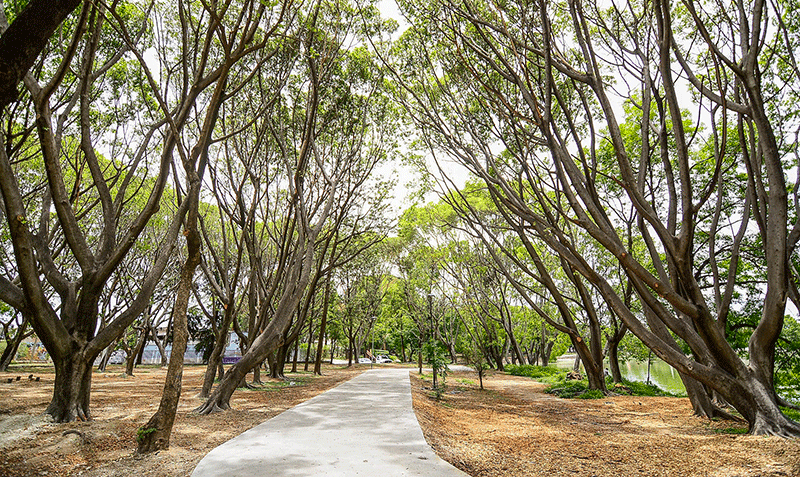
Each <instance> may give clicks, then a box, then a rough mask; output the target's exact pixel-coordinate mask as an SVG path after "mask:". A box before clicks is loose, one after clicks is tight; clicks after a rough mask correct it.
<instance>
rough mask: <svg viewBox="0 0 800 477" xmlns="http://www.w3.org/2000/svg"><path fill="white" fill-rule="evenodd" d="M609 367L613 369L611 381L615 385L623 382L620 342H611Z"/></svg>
mask: <svg viewBox="0 0 800 477" xmlns="http://www.w3.org/2000/svg"><path fill="white" fill-rule="evenodd" d="M608 367H609V368H611V379H613V380H614V382H615V383H621V382H622V371H621V370H620V369H619V342H616V343H611V342H609V347H608Z"/></svg>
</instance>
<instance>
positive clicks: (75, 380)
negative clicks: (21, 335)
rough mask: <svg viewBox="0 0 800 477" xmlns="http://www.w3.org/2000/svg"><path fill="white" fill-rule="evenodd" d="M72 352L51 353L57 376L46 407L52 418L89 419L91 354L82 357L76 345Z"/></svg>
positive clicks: (55, 419) (68, 419)
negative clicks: (54, 354)
mask: <svg viewBox="0 0 800 477" xmlns="http://www.w3.org/2000/svg"><path fill="white" fill-rule="evenodd" d="M73 349H74V350H75V352H74V355H68V356H66V357H62V358H56V357H53V365H54V366H55V369H56V379H55V383H54V385H53V398H52V400H51V401H50V404H49V405H48V406H47V409H46V410H45V414H48V415H50V416H52V418H53V421H54V422H71V421H88V420H90V419H91V418H92V415H91V412H90V410H89V400H90V397H91V391H92V363H93V361H94V357H91V358H90V359H84V357H83V356H82V355H81V352H80V350H79V348H78V346H76V345H73Z"/></svg>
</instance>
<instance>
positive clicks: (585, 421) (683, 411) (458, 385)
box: [0, 366, 800, 477]
mask: <svg viewBox="0 0 800 477" xmlns="http://www.w3.org/2000/svg"><path fill="white" fill-rule="evenodd" d="M365 369H367V367H366V366H360V367H359V366H355V367H353V368H351V369H347V368H339V367H326V368H325V369H323V373H324V374H325V375H324V376H322V377H313V376H311V375H310V374H306V373H299V374H288V375H287V377H288V379H287V380H286V381H268V382H266V383H265V385H264V387H263V388H262V389H261V390H239V391H237V392H236V393H235V394H234V396H233V399H232V402H231V404H232V406H233V407H234V410H231V411H227V412H224V413H218V414H214V415H212V416H197V415H194V414H192V413H191V410H192V409H194V408H195V407H197V406H198V405H200V404H201V402H202V400H200V399H197V398H195V395H196V394H197V392H198V391H199V389H200V384H201V379H202V373H203V371H204V368H203V367H201V366H196V367H195V366H190V367H187V368H186V371H185V372H184V390H183V397H182V399H181V405H180V409H179V415H178V419H177V422H176V425H175V430H174V432H173V436H172V445H171V447H170V449H169V450H168V451H164V452H159V453H157V454H153V455H147V456H139V455H137V454H136V453H135V449H136V442H135V435H136V429H137V428H138V427H139V426H141V425H143V424H144V423H145V422H147V419H149V417H150V415H151V414H152V413H153V412H154V411H155V409H156V407H157V405H158V399H159V396H160V392H161V387H162V385H163V379H164V373H165V371H164V370H162V369H160V368H143V369H139V370H137V372H136V376H134V377H128V378H126V377H124V376H123V375H122V369H121V368H119V367H116V368H111V369H110V370H109V371H108V372H106V373H96V374H95V377H94V383H93V392H92V410H93V413H94V420H93V421H91V422H77V423H70V424H58V425H56V424H48V423H46V422H44V419H43V418H42V416H41V415H42V413H43V412H44V409H45V407H46V406H47V404H48V402H49V401H50V398H51V393H52V385H53V378H54V376H53V374H52V371H46V370H45V369H30V368H26V369H17V370H13V371H12V372H9V373H0V476H15V477H16V476H19V477H24V476H36V475H48V476H50V475H55V476H78V475H80V476H89V477H100V476H131V475H135V476H137V477H162V476H186V475H189V473H190V472H191V471H192V469H193V468H194V466H195V465H196V464H197V462H199V460H200V459H201V458H202V457H203V456H204V455H205V454H206V453H208V452H209V451H210V450H211V449H213V448H214V447H216V446H217V445H219V444H221V443H222V442H224V441H226V440H228V439H230V438H232V437H234V436H236V435H238V434H240V433H242V432H244V431H245V430H247V429H249V428H251V427H253V426H254V425H256V424H259V423H261V422H263V421H264V420H266V419H268V418H269V417H272V416H274V415H276V414H278V413H280V412H282V411H284V410H285V409H288V408H290V407H292V406H294V405H296V404H298V403H300V402H302V401H304V400H306V399H309V398H310V397H312V396H314V395H316V394H318V393H320V392H323V391H325V390H327V389H330V388H331V387H333V386H335V385H337V384H339V383H341V382H343V381H345V380H347V379H350V378H352V377H354V376H356V375H358V374H360V373H361V372H363V371H364V370H365ZM29 374H33V376H34V377H39V378H40V380H39V381H38V382H37V381H35V380H29V379H28V375H29ZM17 376H19V377H20V380H19V381H16V377H17ZM416 376H417V375H416V373H412V377H413V379H412V385H413V390H414V391H413V392H414V407H415V410H416V412H417V417H418V418H419V420H420V423H421V425H422V428H423V432H424V433H425V437H426V439H428V442H429V443H430V444H431V445H432V446H433V448H434V449H435V450H436V452H437V453H438V454H439V455H440V456H442V457H443V458H444V459H445V460H448V461H450V462H452V463H453V464H454V465H456V466H457V467H459V468H461V469H462V470H464V471H466V472H467V473H468V474H470V475H473V476H523V475H524V476H550V475H553V476H569V475H578V476H593V475H594V476H691V475H695V476H742V477H744V476H749V477H755V476H775V477H777V476H800V442H798V441H787V440H782V439H778V438H764V437H751V436H744V435H733V434H727V432H732V431H733V428H734V427H735V425H734V424H732V423H730V422H709V421H706V420H703V419H699V418H695V417H693V416H692V415H691V407H690V406H689V403H688V401H687V400H686V399H677V398H640V397H611V398H605V399H600V400H589V401H582V400H564V399H559V398H555V397H553V396H550V395H547V394H544V393H542V392H541V390H542V388H543V385H541V384H538V383H536V382H534V381H532V380H530V379H528V378H521V377H516V376H507V375H504V374H501V373H494V374H492V375H491V376H489V377H488V378H487V379H486V381H485V386H486V390H485V391H481V390H479V389H478V386H477V378H476V376H475V374H474V373H455V374H453V375H451V376H449V377H448V380H447V383H448V392H447V394H445V396H444V398H443V399H442V400H441V401H436V400H434V399H432V398H431V397H430V396H429V393H430V391H429V390H427V389H425V388H426V387H428V386H430V383H429V382H428V381H426V380H420V379H418V378H416ZM9 378H11V379H12V382H11V383H8V382H7V380H8V379H9ZM65 431H78V432H77V433H75V432H71V433H67V434H66V435H65Z"/></svg>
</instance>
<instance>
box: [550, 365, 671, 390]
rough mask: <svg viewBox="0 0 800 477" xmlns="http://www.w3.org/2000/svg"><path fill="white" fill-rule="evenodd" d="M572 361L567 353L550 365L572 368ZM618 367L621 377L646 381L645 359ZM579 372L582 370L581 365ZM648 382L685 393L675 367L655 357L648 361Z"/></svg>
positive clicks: (664, 388)
mask: <svg viewBox="0 0 800 477" xmlns="http://www.w3.org/2000/svg"><path fill="white" fill-rule="evenodd" d="M574 363H575V356H574V355H572V356H569V355H567V356H561V357H559V358H558V360H557V361H556V362H555V363H552V362H551V363H550V365H551V366H555V367H557V368H559V369H572V365H573V364H574ZM619 367H620V371H622V377H623V378H625V379H627V380H629V381H640V382H643V383H645V382H647V376H648V371H647V361H626V362H624V363H620V365H619ZM606 369H608V362H606ZM581 372H584V371H583V368H582V366H581ZM650 382H651V383H653V384H655V385H656V386H658V387H659V388H661V389H663V390H664V391H667V392H670V393H673V394H684V393H686V389H685V388H684V387H683V381H681V377H680V376H679V375H678V372H677V371H675V368H673V367H672V366H670V365H668V364H667V363H665V362H663V361H661V360H660V359H657V358H653V359H652V360H651V361H650Z"/></svg>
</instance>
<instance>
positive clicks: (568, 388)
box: [544, 381, 589, 399]
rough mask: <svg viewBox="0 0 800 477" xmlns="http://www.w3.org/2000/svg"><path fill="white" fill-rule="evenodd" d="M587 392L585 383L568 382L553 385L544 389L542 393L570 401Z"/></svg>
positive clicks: (587, 387)
mask: <svg viewBox="0 0 800 477" xmlns="http://www.w3.org/2000/svg"><path fill="white" fill-rule="evenodd" d="M587 391H589V383H588V382H587V381H569V382H565V383H558V384H553V385H551V386H548V387H547V388H545V390H544V392H546V393H548V394H552V395H554V396H558V397H560V398H566V399H572V398H574V397H577V396H580V395H581V394H583V393H585V392H587Z"/></svg>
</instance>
